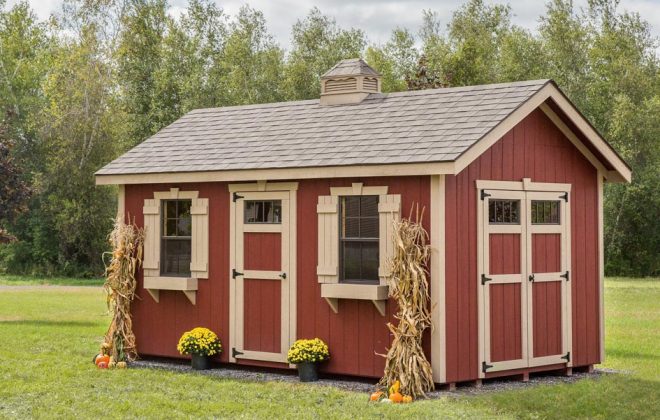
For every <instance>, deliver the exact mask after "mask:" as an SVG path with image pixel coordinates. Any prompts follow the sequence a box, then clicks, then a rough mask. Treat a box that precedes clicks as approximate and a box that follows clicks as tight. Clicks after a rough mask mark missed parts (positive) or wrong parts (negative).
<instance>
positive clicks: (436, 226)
mask: <svg viewBox="0 0 660 420" xmlns="http://www.w3.org/2000/svg"><path fill="white" fill-rule="evenodd" d="M446 309H447V308H446V302H445V176H444V175H435V176H432V177H431V321H432V324H433V329H432V332H431V367H432V368H433V381H434V382H436V383H445V382H447V351H446V345H447V342H446V334H447V331H446V320H445V319H446V318H445V317H446Z"/></svg>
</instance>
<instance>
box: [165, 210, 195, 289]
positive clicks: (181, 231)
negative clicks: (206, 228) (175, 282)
mask: <svg viewBox="0 0 660 420" xmlns="http://www.w3.org/2000/svg"><path fill="white" fill-rule="evenodd" d="M191 203H192V201H191V200H163V201H162V209H163V210H162V230H161V261H162V265H161V275H162V276H177V277H189V276H190V261H191V231H192V229H191V222H192V220H191V215H190V206H191Z"/></svg>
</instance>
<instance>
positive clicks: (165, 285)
mask: <svg viewBox="0 0 660 420" xmlns="http://www.w3.org/2000/svg"><path fill="white" fill-rule="evenodd" d="M143 286H144V289H145V290H146V291H147V292H149V294H150V295H151V297H152V298H153V299H154V300H155V301H156V303H158V302H159V301H160V291H161V290H179V291H181V292H183V293H184V294H185V295H186V297H187V298H188V300H189V301H190V303H192V304H193V305H195V303H196V302H197V279H196V278H189V277H145V278H144V283H143Z"/></svg>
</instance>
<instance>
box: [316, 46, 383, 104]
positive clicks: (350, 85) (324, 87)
mask: <svg viewBox="0 0 660 420" xmlns="http://www.w3.org/2000/svg"><path fill="white" fill-rule="evenodd" d="M374 93H380V74H378V72H377V71H376V70H374V69H372V68H371V67H369V65H368V64H367V63H365V62H364V60H362V59H360V58H354V59H351V60H342V61H340V62H339V63H337V64H336V65H335V66H334V67H333V68H331V69H330V70H328V71H327V72H326V73H325V74H324V75H323V76H321V105H347V104H355V103H359V102H362V101H363V100H364V99H365V98H366V97H367V96H369V95H370V94H374Z"/></svg>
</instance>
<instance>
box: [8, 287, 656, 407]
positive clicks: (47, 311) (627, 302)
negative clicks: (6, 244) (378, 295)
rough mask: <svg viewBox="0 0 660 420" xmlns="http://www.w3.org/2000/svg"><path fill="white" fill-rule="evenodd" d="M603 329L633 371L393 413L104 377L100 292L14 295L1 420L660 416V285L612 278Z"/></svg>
mask: <svg viewBox="0 0 660 420" xmlns="http://www.w3.org/2000/svg"><path fill="white" fill-rule="evenodd" d="M72 281H73V282H74V283H67V282H58V284H64V283H66V284H76V285H79V283H76V282H77V280H75V281H74V280H72ZM0 282H1V283H0V284H19V283H21V284H26V283H27V284H34V282H31V281H27V280H22V281H21V280H19V279H16V280H7V278H6V277H0ZM0 289H1V288H0ZM606 320H607V321H606V328H607V342H606V352H607V362H606V364H605V366H606V367H611V368H614V369H620V370H626V371H629V372H630V373H627V374H616V375H606V376H604V377H600V378H599V379H588V380H582V381H579V382H577V383H573V384H563V385H552V386H551V385H545V386H537V387H531V388H528V389H524V390H516V391H507V392H501V393H491V394H485V395H480V396H462V397H459V398H456V397H444V398H441V399H437V400H432V401H418V402H415V403H414V404H409V405H397V406H385V405H383V404H380V405H379V404H368V403H367V402H366V398H367V396H366V395H364V394H358V393H351V392H346V391H340V390H336V389H333V388H328V387H318V386H310V385H302V384H282V383H254V382H245V381H236V380H228V379H219V378H210V377H205V376H200V375H195V374H180V373H178V374H177V373H170V372H163V371H155V370H154V371H152V370H138V369H129V370H123V371H122V370H115V371H100V370H97V369H96V368H95V367H94V366H93V365H92V363H91V358H92V355H93V354H94V353H95V351H96V350H97V349H98V344H99V342H100V339H101V337H102V335H103V333H104V332H105V328H106V326H107V322H108V317H107V315H106V314H105V307H104V296H103V294H102V291H101V289H100V288H88V289H87V288H76V289H71V290H63V289H57V288H53V289H44V290H34V289H32V290H29V291H28V290H20V289H19V290H17V289H15V288H12V289H6V290H0V418H5V417H18V418H34V417H36V418H43V417H48V418H52V417H79V418H81V417H84V418H87V417H90V418H117V417H167V418H171V417H231V418H235V417H247V418H264V417H268V418H300V417H302V418H310V417H323V418H400V417H415V418H420V417H421V418H431V417H433V418H445V417H469V418H475V417H476V418H484V417H505V418H567V417H589V418H636V419H641V418H660V279H655V280H629V279H609V280H608V281H607V282H606Z"/></svg>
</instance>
